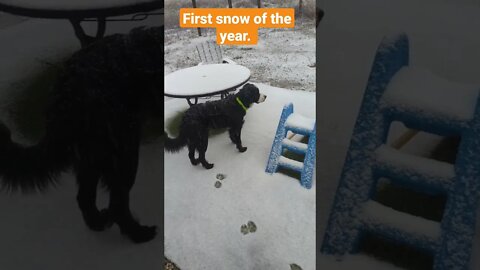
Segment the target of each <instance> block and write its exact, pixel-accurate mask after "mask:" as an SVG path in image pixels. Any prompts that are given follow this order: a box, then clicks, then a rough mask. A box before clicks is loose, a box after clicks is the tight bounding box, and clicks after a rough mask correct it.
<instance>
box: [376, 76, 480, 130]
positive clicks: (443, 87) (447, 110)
mask: <svg viewBox="0 0 480 270" xmlns="http://www.w3.org/2000/svg"><path fill="white" fill-rule="evenodd" d="M479 90H480V86H477V85H469V84H462V83H457V82H452V81H448V80H446V79H443V78H441V77H439V76H437V75H435V74H433V73H431V72H430V71H428V70H424V69H421V68H414V67H404V68H402V69H401V70H400V71H399V72H397V74H396V75H395V76H394V77H393V78H392V80H391V81H390V83H389V84H388V86H387V89H386V90H385V93H384V95H383V101H384V103H385V104H386V105H387V106H388V107H394V108H395V109H397V110H400V111H408V112H412V113H421V114H423V115H426V116H428V117H429V118H439V119H440V118H445V117H446V118H448V119H452V120H460V121H467V120H470V119H472V118H473V115H474V111H475V106H476V103H477V97H478V93H479Z"/></svg>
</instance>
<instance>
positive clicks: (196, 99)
mask: <svg viewBox="0 0 480 270" xmlns="http://www.w3.org/2000/svg"><path fill="white" fill-rule="evenodd" d="M193 100H194V102H193V103H192V102H191V101H190V98H187V102H188V105H190V106H193V105H195V104H197V103H198V98H194V99H193Z"/></svg>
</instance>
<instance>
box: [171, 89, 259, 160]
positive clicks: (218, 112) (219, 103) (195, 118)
mask: <svg viewBox="0 0 480 270" xmlns="http://www.w3.org/2000/svg"><path fill="white" fill-rule="evenodd" d="M261 96H263V98H261ZM237 98H239V99H240V102H241V103H242V104H243V105H244V106H245V107H247V108H248V107H249V106H250V105H251V104H253V103H258V102H263V100H264V99H265V98H266V96H264V95H262V94H260V91H259V90H258V88H257V87H256V86H255V85H253V84H249V83H248V84H245V85H244V86H243V87H242V89H240V91H239V92H238V93H237V94H235V95H230V96H228V97H227V98H225V99H221V100H216V101H210V102H206V103H202V104H197V105H194V106H192V107H190V108H189V109H188V110H187V111H186V112H185V114H184V115H183V118H182V122H181V124H180V132H179V135H178V137H177V138H175V139H171V138H168V136H165V137H166V138H165V149H166V150H167V151H169V152H178V151H180V149H182V148H183V147H184V146H186V145H187V146H188V157H189V158H190V162H191V163H192V164H193V165H197V164H198V163H201V164H202V165H203V167H204V168H206V169H211V168H213V164H211V163H208V162H207V160H206V159H205V152H206V151H207V147H208V130H209V129H210V128H212V129H216V128H228V132H229V135H230V139H231V140H232V142H233V143H234V144H235V145H236V146H237V149H238V151H240V152H245V151H247V147H244V146H243V145H242V139H241V132H242V126H243V122H244V120H243V118H244V117H245V115H246V111H245V109H244V108H242V106H241V105H240V103H239V102H238V101H237ZM195 150H196V151H198V159H196V158H195Z"/></svg>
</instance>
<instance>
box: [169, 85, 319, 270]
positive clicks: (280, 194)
mask: <svg viewBox="0 0 480 270" xmlns="http://www.w3.org/2000/svg"><path fill="white" fill-rule="evenodd" d="M256 85H257V87H259V89H260V92H262V93H264V94H266V95H267V96H268V98H267V100H266V101H265V102H264V103H261V104H255V105H253V106H252V107H251V108H250V109H249V110H248V112H247V115H246V117H245V124H244V127H243V130H242V141H243V142H244V146H247V147H248V150H247V151H246V152H245V153H239V152H238V151H237V150H236V148H235V146H234V145H233V144H232V143H231V142H230V139H229V137H228V134H227V133H222V134H218V135H215V136H213V137H211V138H210V139H209V145H208V150H207V154H206V158H207V160H208V161H209V162H211V163H214V164H215V167H214V168H213V169H211V170H205V169H204V168H202V167H201V166H200V165H198V166H192V165H191V164H190V161H189V159H188V157H187V150H186V149H183V150H182V151H181V152H180V153H177V154H170V153H165V255H166V256H167V257H168V258H170V259H172V261H174V262H175V263H176V264H177V265H178V266H179V267H180V268H181V269H186V270H189V269H229V270H235V269H278V270H282V269H285V270H289V269H290V264H293V263H295V264H297V265H299V266H301V267H302V268H303V269H305V270H307V269H315V239H316V238H315V185H316V181H315V180H313V187H312V188H311V189H305V188H303V187H301V186H300V183H299V181H298V180H297V179H295V178H291V177H288V176H286V175H283V174H279V173H276V174H273V175H269V174H266V173H265V167H266V164H267V159H268V155H269V153H270V148H271V145H272V142H273V138H274V136H275V131H276V128H277V125H278V120H279V117H280V113H281V111H282V108H283V106H284V105H285V104H287V103H289V102H293V104H294V110H295V112H296V113H300V114H302V115H304V116H306V117H310V118H315V93H312V92H303V91H290V90H287V89H281V88H276V87H272V86H269V85H266V84H260V83H257V84H256ZM187 108H188V105H187V102H186V101H185V100H184V99H172V100H168V101H167V102H166V103H165V121H166V124H165V126H168V123H167V122H168V121H170V120H171V119H172V118H173V117H175V116H176V115H177V114H178V113H180V112H182V111H184V110H186V109H187ZM217 174H224V175H225V176H226V178H225V179H224V180H221V181H220V182H221V184H222V185H221V187H220V188H216V187H215V182H216V181H219V180H217V178H216V176H217ZM314 178H315V176H314ZM248 221H253V222H254V223H255V224H256V226H257V231H256V232H254V233H249V234H246V235H244V234H242V233H241V231H240V228H241V226H242V224H247V222H248Z"/></svg>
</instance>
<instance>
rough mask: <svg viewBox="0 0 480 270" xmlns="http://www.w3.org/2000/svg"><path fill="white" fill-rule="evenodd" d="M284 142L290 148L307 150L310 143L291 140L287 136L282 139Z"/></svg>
mask: <svg viewBox="0 0 480 270" xmlns="http://www.w3.org/2000/svg"><path fill="white" fill-rule="evenodd" d="M282 144H283V145H284V146H287V147H289V148H297V149H300V150H303V151H307V148H308V144H305V143H301V142H296V141H292V140H289V139H287V138H285V139H283V140H282Z"/></svg>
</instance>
